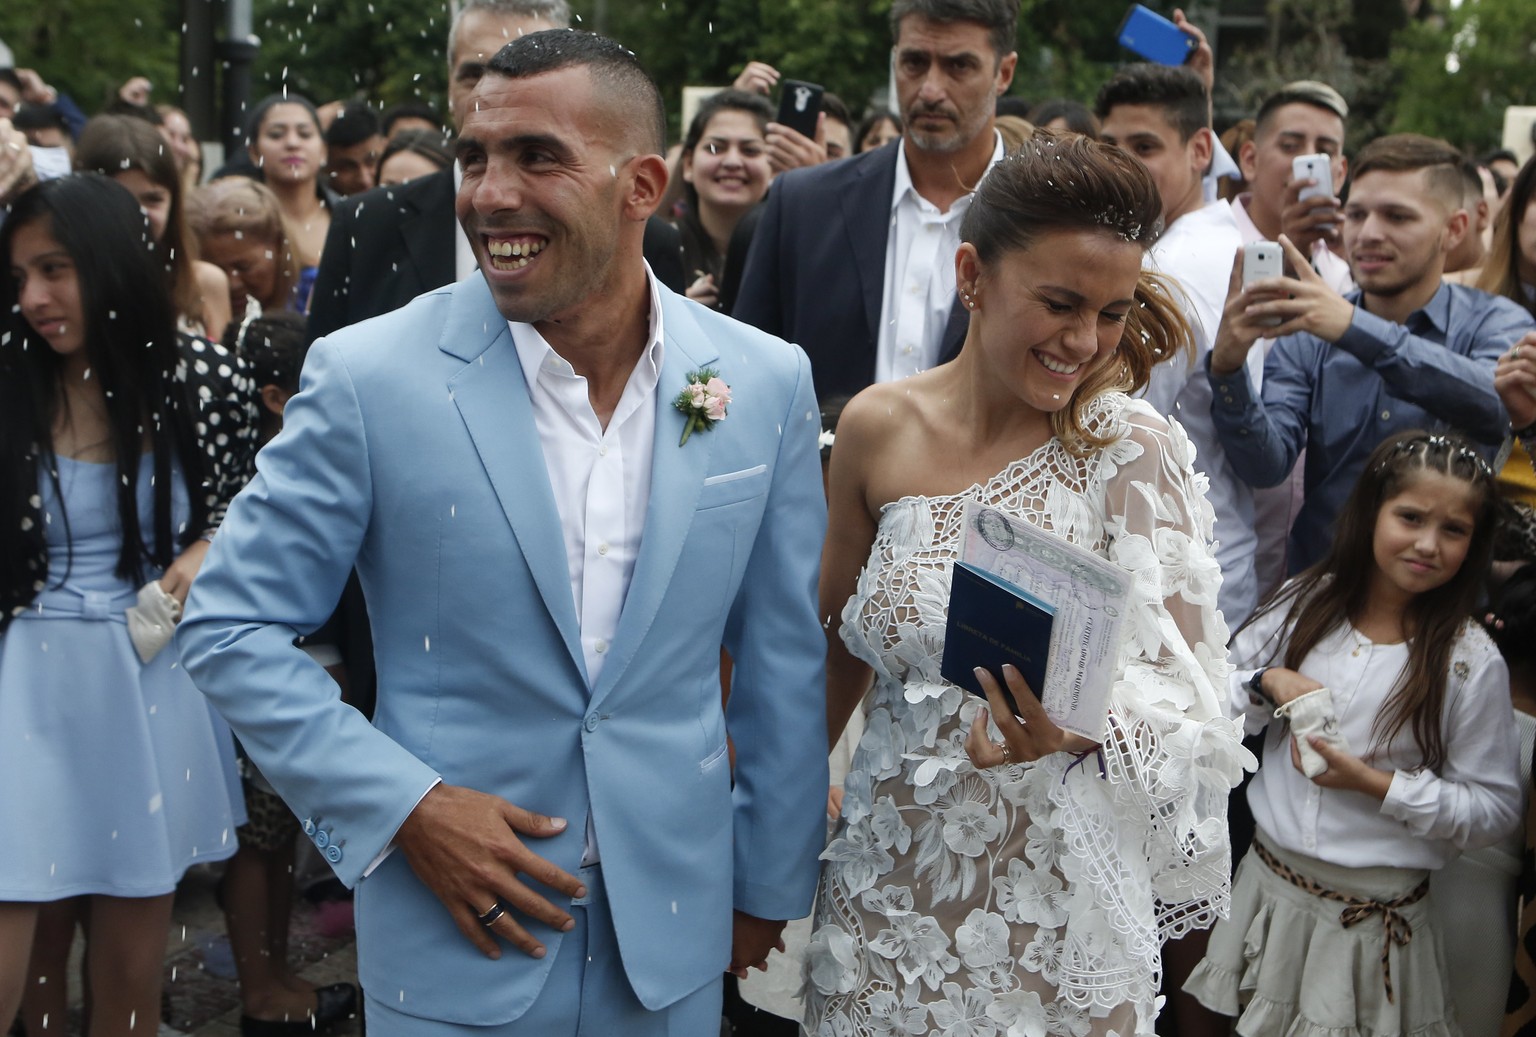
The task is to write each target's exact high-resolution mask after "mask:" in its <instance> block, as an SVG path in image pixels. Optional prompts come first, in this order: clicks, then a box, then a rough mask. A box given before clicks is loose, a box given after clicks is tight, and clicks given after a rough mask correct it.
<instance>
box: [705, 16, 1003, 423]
mask: <svg viewBox="0 0 1536 1037" xmlns="http://www.w3.org/2000/svg"><path fill="white" fill-rule="evenodd" d="M957 11H958V12H959V13H958V14H957ZM1017 17H1018V4H1017V2H1016V0H896V2H895V3H893V4H892V5H891V31H892V36H893V38H894V40H895V48H894V49H895V57H896V61H895V70H896V90H897V95H898V98H899V101H900V106H901V111H902V116H903V120H904V123H905V127H906V129H905V136H904V137H903V139H902V140H901V141H899V142H896V143H893V144H889V145H886V146H885V147H884V148H880V149H878V150H876V151H872V152H866V153H864V154H862V155H859V156H856V157H854V158H851V159H848V160H846V161H842V162H831V163H828V164H826V165H823V166H816V167H813V168H811V169H805V170H796V171H794V172H791V173H788V174H785V175H784V176H781V177H779V179H778V180H776V181H775V182H774V185H773V189H772V190H771V191H770V192H769V194H768V201H767V203H766V204H765V206H764V208H763V212H762V216H761V219H760V221H759V223H758V225H757V229H756V232H755V234H754V236H753V239H752V247H751V250H750V251H749V253H748V258H747V266H746V270H745V272H744V273H743V275H742V283H741V292H740V295H739V297H738V298H737V300H736V303H735V306H734V308H733V309H732V310H731V315H732V316H733V317H735V318H736V319H738V320H742V321H746V322H747V323H748V324H753V325H755V326H757V327H759V328H761V329H763V330H764V331H767V332H770V333H772V334H775V335H778V336H780V337H782V338H786V339H789V340H790V341H791V342H796V343H798V344H799V345H800V346H801V347H802V348H804V349H805V351H806V353H807V354H808V355H809V356H810V358H811V369H812V372H813V374H814V376H815V380H816V395H817V397H818V398H819V399H822V400H827V399H831V398H833V397H838V396H851V395H853V394H854V393H856V392H858V391H859V390H860V389H863V388H864V387H865V386H868V385H870V384H871V383H873V382H875V381H876V380H879V379H881V378H891V377H902V376H903V374H909V373H912V372H913V370H916V369H919V368H918V367H911V366H910V364H912V363H918V362H919V361H901V360H898V361H895V362H892V360H891V358H890V357H889V356H886V357H884V358H882V356H881V350H882V342H881V330H882V329H883V328H886V327H888V326H892V324H893V322H896V321H897V320H898V317H901V315H900V314H899V313H898V312H897V308H896V307H892V312H890V313H887V312H885V311H886V307H887V300H888V299H892V298H893V297H894V296H895V295H896V294H897V293H893V292H891V291H889V290H888V285H887V283H886V279H887V276H888V270H889V271H890V272H892V273H894V275H895V276H896V277H898V278H899V279H900V281H901V284H902V285H903V291H906V292H911V293H913V295H914V296H917V297H920V298H922V299H924V300H929V302H927V303H923V304H921V305H920V306H919V307H917V309H921V310H924V311H925V312H924V313H922V314H919V315H918V316H917V318H916V319H915V320H908V318H907V317H901V321H902V323H903V327H902V340H903V342H906V341H909V340H910V341H911V342H913V343H915V347H914V348H915V350H916V351H917V352H918V353H919V355H920V357H921V358H924V360H923V363H924V364H925V365H926V366H931V364H932V363H934V362H939V363H942V362H943V361H944V360H947V359H950V358H952V357H953V356H954V355H955V354H956V353H958V352H959V349H960V344H961V343H962V342H963V341H964V338H965V328H966V324H967V321H966V311H965V310H964V309H963V308H962V307H961V306H959V304H958V302H957V301H956V300H955V299H954V292H953V286H954V253H953V251H952V249H951V250H949V251H948V253H947V254H945V255H935V254H934V253H933V252H932V250H931V248H930V250H929V252H928V254H927V257H926V258H924V259H923V260H922V261H921V262H920V263H912V264H908V263H906V262H898V263H895V264H890V263H888V262H887V252H888V250H889V249H890V247H891V246H892V244H893V243H895V242H897V241H905V240H907V239H908V238H911V239H912V240H913V241H914V243H921V242H922V241H923V240H924V239H925V236H926V235H928V234H933V235H936V236H943V240H944V241H945V242H946V243H947V242H949V241H955V242H958V237H957V234H958V217H959V215H960V213H961V212H963V210H964V209H965V207H966V206H968V205H969V198H970V194H971V192H972V191H973V190H975V187H976V184H977V183H979V182H980V180H981V177H982V176H983V175H984V174H985V172H986V171H987V169H988V168H990V166H991V164H992V162H993V161H995V160H996V159H997V158H998V157H1000V154H1001V150H1002V145H1001V141H1000V139H999V138H998V137H997V132H996V130H995V129H994V128H993V124H992V121H993V114H994V110H995V105H996V99H997V96H998V95H999V94H1001V93H1002V92H1003V91H1005V90H1007V88H1008V84H1009V83H1010V82H1011V81H1012V79H1013V69H1014V65H1015V64H1016V62H1017V60H1018V55H1017V54H1016V53H1014V50H1013V40H1014V34H1015V30H1016V25H1017ZM898 182H902V183H903V184H904V187H903V190H902V191H901V192H900V194H898V192H897V184H898ZM898 223H904V225H903V227H902V228H898ZM927 240H928V241H930V242H931V241H932V240H933V239H927ZM917 251H918V250H917V248H914V249H913V250H912V254H913V255H916V253H917ZM904 256H905V254H904ZM903 308H905V309H907V311H908V313H909V314H911V313H913V312H915V310H914V309H913V308H912V307H910V306H907V307H903ZM919 325H920V326H919ZM886 338H887V341H886V343H884V347H885V348H886V349H887V350H890V349H891V348H893V347H895V346H896V343H895V342H894V340H893V337H892V336H891V335H890V334H889V333H888V334H887V336H886ZM882 361H883V362H882ZM904 365H907V366H904Z"/></svg>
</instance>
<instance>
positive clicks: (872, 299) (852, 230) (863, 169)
mask: <svg viewBox="0 0 1536 1037" xmlns="http://www.w3.org/2000/svg"><path fill="white" fill-rule="evenodd" d="M900 149H901V143H900V142H899V141H898V142H897V143H896V144H894V145H891V146H889V147H887V148H882V149H881V151H880V152H877V153H876V157H875V158H872V159H870V160H869V161H868V162H860V163H859V164H858V167H857V170H856V174H857V176H858V178H859V179H858V182H857V183H856V184H855V185H853V190H851V191H839V192H838V196H839V198H840V201H841V204H842V207H843V221H844V226H845V227H846V229H847V231H848V237H849V243H850V244H851V245H852V247H853V259H854V264H853V265H854V268H855V269H856V271H857V273H858V276H859V290H860V292H861V293H862V295H863V297H864V317H865V320H866V321H867V322H868V326H869V334H870V337H871V338H872V339H874V340H876V341H878V340H879V337H880V311H881V309H882V308H883V307H884V305H885V246H886V243H887V242H888V241H889V240H890V236H891V192H892V191H894V190H895V189H896V156H897V153H898V152H899V151H900ZM886 151H889V152H890V154H889V156H887V155H886V154H885V152H886Z"/></svg>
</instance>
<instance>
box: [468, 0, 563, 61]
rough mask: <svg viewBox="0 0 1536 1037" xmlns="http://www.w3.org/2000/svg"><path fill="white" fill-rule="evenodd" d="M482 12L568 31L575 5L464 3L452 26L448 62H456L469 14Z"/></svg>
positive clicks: (521, 0)
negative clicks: (461, 30) (456, 50)
mask: <svg viewBox="0 0 1536 1037" xmlns="http://www.w3.org/2000/svg"><path fill="white" fill-rule="evenodd" d="M476 12H479V13H481V14H488V15H491V16H492V17H494V18H520V19H522V20H524V21H533V20H534V19H538V20H540V21H545V22H548V23H549V24H550V25H551V26H553V27H554V28H556V29H566V28H569V27H570V24H571V5H570V4H569V3H567V2H566V0H464V3H463V5H462V6H460V7H459V13H458V14H456V15H454V16H453V22H452V23H451V24H450V25H449V26H448V61H449V63H450V64H451V63H452V62H453V46H454V43H455V41H457V40H458V38H459V26H460V25H461V24H463V22H464V18H465V16H466V15H469V14H473V13H476Z"/></svg>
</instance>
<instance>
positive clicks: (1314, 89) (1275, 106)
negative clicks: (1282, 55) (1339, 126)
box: [1254, 79, 1349, 136]
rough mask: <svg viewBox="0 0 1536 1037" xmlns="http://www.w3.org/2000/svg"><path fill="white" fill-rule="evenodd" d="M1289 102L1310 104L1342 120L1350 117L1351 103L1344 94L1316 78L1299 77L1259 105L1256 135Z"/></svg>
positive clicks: (1260, 133)
mask: <svg viewBox="0 0 1536 1037" xmlns="http://www.w3.org/2000/svg"><path fill="white" fill-rule="evenodd" d="M1288 104H1310V105H1311V106H1312V107H1313V108H1321V109H1322V110H1323V111H1325V112H1328V113H1330V114H1332V115H1337V116H1338V117H1339V121H1340V122H1344V121H1346V120H1348V119H1349V104H1348V102H1346V101H1345V100H1344V95H1343V94H1341V93H1339V92H1338V91H1337V90H1335V89H1334V88H1333V87H1331V86H1329V85H1328V84H1327V83H1320V82H1318V81H1317V80H1315V79H1298V80H1297V81H1296V82H1294V83H1287V84H1285V85H1284V86H1282V87H1281V88H1280V89H1279V90H1276V91H1275V92H1274V93H1272V94H1270V95H1269V96H1268V97H1266V98H1265V99H1264V103H1263V104H1261V105H1259V114H1258V115H1256V116H1254V135H1255V136H1260V135H1262V134H1263V132H1264V128H1265V126H1266V125H1267V124H1268V123H1269V120H1270V119H1271V118H1272V117H1273V116H1274V114H1275V113H1276V112H1277V111H1279V110H1280V109H1281V108H1284V107H1285V106H1286V105H1288Z"/></svg>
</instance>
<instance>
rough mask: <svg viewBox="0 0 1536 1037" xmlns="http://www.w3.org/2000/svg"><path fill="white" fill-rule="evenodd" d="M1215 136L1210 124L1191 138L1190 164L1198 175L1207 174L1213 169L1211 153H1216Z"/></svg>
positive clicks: (1201, 128)
mask: <svg viewBox="0 0 1536 1037" xmlns="http://www.w3.org/2000/svg"><path fill="white" fill-rule="evenodd" d="M1215 139H1216V138H1215V136H1214V135H1213V134H1212V133H1211V128H1210V127H1209V126H1202V127H1200V128H1199V129H1198V130H1196V131H1195V134H1194V136H1192V137H1190V138H1189V164H1190V166H1191V167H1192V168H1193V169H1194V171H1195V174H1196V175H1197V176H1205V174H1206V173H1208V172H1210V169H1211V155H1213V154H1215V151H1216V145H1215V143H1214V142H1215Z"/></svg>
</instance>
